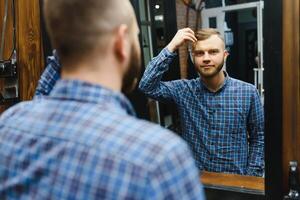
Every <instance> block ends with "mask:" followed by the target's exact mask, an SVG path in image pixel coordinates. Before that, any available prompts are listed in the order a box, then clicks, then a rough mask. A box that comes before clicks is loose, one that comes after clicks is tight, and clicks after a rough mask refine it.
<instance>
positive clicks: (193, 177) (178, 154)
mask: <svg viewBox="0 0 300 200" xmlns="http://www.w3.org/2000/svg"><path fill="white" fill-rule="evenodd" d="M148 182H149V185H148V186H147V192H148V194H147V195H146V196H149V197H151V199H199V200H202V199H205V196H204V192H203V187H202V184H201V182H200V176H199V172H198V169H197V167H196V165H195V162H194V159H193V158H192V155H191V153H190V151H189V150H188V147H187V145H186V144H184V143H180V144H177V145H176V146H174V148H172V149H171V150H170V151H169V153H168V154H166V155H165V156H164V159H162V160H161V161H160V162H159V164H158V165H157V167H156V168H155V169H153V170H152V171H151V172H150V173H149V177H148Z"/></svg>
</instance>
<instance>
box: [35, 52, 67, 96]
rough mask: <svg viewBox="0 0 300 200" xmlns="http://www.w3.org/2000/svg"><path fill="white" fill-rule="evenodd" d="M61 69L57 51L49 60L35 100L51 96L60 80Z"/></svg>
mask: <svg viewBox="0 0 300 200" xmlns="http://www.w3.org/2000/svg"><path fill="white" fill-rule="evenodd" d="M60 69H61V65H60V63H59V59H58V56H57V54H56V51H55V50H54V51H53V56H49V57H48V58H47V66H46V69H45V71H44V72H43V74H42V76H41V78H40V80H39V82H38V86H37V88H36V91H35V96H34V98H41V97H43V96H47V95H49V93H50V92H51V90H52V89H53V87H54V85H55V83H56V81H57V80H58V79H60Z"/></svg>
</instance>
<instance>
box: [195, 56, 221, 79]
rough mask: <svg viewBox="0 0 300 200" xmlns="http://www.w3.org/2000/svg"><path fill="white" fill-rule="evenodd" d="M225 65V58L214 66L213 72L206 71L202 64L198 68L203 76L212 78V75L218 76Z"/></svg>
mask: <svg viewBox="0 0 300 200" xmlns="http://www.w3.org/2000/svg"><path fill="white" fill-rule="evenodd" d="M223 65H224V60H223V62H222V63H220V64H219V65H218V66H217V67H216V68H213V70H212V71H211V72H205V71H204V69H203V68H202V67H201V66H200V68H198V69H197V71H198V72H199V74H200V76H201V77H203V78H212V77H214V76H216V75H217V74H218V73H219V72H220V71H221V70H222V68H223Z"/></svg>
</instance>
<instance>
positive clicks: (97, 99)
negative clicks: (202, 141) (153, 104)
mask: <svg viewBox="0 0 300 200" xmlns="http://www.w3.org/2000/svg"><path fill="white" fill-rule="evenodd" d="M45 19H46V24H47V27H48V32H49V34H50V38H51V42H52V45H53V46H54V47H55V48H56V49H57V53H58V55H59V58H60V63H61V65H62V67H61V74H60V75H61V79H60V80H58V81H57V82H56V84H55V86H54V88H53V90H52V91H51V92H50V94H49V96H45V94H48V93H49V90H51V88H48V86H45V85H44V86H41V87H39V90H38V91H37V94H38V95H39V98H35V99H34V100H33V101H31V102H24V103H20V104H19V105H17V106H15V107H12V108H11V109H9V110H8V111H6V112H5V113H4V114H3V115H2V116H1V119H0V158H1V159H0V199H175V198H176V199H203V194H202V193H203V192H202V187H201V184H200V183H199V177H198V171H197V168H196V166H195V163H194V161H193V159H192V155H191V153H190V152H189V150H188V147H187V145H186V144H185V143H184V142H183V141H182V140H181V139H180V138H178V137H176V136H175V135H174V134H173V133H171V132H169V131H167V130H164V129H162V128H160V127H159V126H157V125H153V124H150V123H148V122H146V121H142V120H137V119H136V118H135V117H134V116H133V115H134V112H133V110H132V107H131V105H130V104H129V101H128V100H127V99H126V98H125V96H124V95H123V94H122V93H121V91H124V92H125V91H130V90H131V89H132V88H133V87H134V85H135V82H136V81H135V79H136V77H137V75H138V71H139V63H140V52H139V43H138V31H139V30H138V27H137V23H136V19H135V16H134V11H133V9H132V7H131V5H130V2H129V1H128V0H122V1H119V0H110V1H94V0H86V1H82V0H48V1H45ZM56 64H57V65H56V68H53V69H52V70H54V72H55V73H56V72H58V70H60V69H59V68H58V66H59V65H58V63H56ZM48 69H49V68H48ZM52 70H48V71H46V72H50V73H51V71H52ZM46 72H45V73H46ZM45 77H47V76H45V74H44V75H43V78H42V79H41V82H40V84H44V83H45V84H48V83H51V81H52V84H53V83H54V82H55V80H56V79H57V78H58V76H57V73H56V74H54V75H53V74H52V75H50V76H48V77H49V78H50V79H51V80H50V81H49V80H48V82H47V81H46V82H45V80H46V79H45ZM43 94H44V96H41V95H43Z"/></svg>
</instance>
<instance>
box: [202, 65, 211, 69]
mask: <svg viewBox="0 0 300 200" xmlns="http://www.w3.org/2000/svg"><path fill="white" fill-rule="evenodd" d="M201 67H202V68H212V67H214V65H201Z"/></svg>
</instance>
